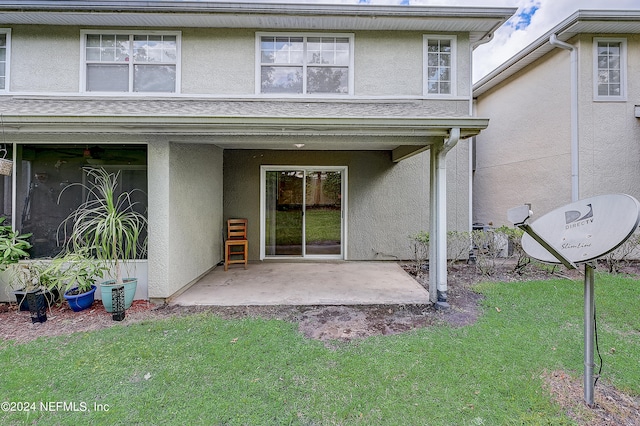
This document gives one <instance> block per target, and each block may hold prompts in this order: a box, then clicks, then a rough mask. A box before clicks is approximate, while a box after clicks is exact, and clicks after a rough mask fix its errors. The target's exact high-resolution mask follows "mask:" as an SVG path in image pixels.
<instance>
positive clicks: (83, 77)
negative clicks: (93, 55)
mask: <svg viewBox="0 0 640 426" xmlns="http://www.w3.org/2000/svg"><path fill="white" fill-rule="evenodd" d="M88 34H100V35H103V34H115V35H128V36H130V37H132V36H136V35H168V36H175V37H176V63H175V66H176V87H175V90H174V91H173V92H134V91H133V67H134V65H135V63H134V62H133V61H130V62H129V91H128V92H116V91H113V92H112V91H106V92H98V91H87V58H86V54H87V49H86V45H87V35H88ZM181 52H182V32H181V31H144V30H135V31H128V30H104V29H83V30H80V91H81V92H82V93H91V94H110V95H119V96H123V95H135V96H158V95H165V94H179V93H180V91H181V86H180V82H181V80H182V77H181V74H182V71H181V68H182V54H181Z"/></svg>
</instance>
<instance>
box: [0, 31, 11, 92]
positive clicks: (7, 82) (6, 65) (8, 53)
mask: <svg viewBox="0 0 640 426" xmlns="http://www.w3.org/2000/svg"><path fill="white" fill-rule="evenodd" d="M0 34H4V35H6V37H7V43H6V52H5V53H6V57H5V63H4V88H0V93H6V92H9V87H10V84H11V78H10V77H11V28H0Z"/></svg>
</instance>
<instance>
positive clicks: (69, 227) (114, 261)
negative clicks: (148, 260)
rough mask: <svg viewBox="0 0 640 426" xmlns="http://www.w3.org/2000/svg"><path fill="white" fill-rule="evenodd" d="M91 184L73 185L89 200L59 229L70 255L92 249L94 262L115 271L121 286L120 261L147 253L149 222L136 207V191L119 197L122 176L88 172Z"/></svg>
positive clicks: (117, 281) (98, 171)
mask: <svg viewBox="0 0 640 426" xmlns="http://www.w3.org/2000/svg"><path fill="white" fill-rule="evenodd" d="M85 171H86V173H87V176H88V178H89V179H88V184H83V183H74V184H71V185H69V186H67V187H65V188H64V189H63V190H62V191H61V192H60V195H59V196H58V202H60V197H62V194H63V193H64V192H65V191H66V190H67V189H69V188H71V187H75V186H80V187H82V188H84V189H85V190H86V191H87V196H86V199H85V200H84V201H83V202H82V204H80V206H78V208H76V209H75V210H74V211H73V212H71V214H69V216H67V218H66V219H65V220H64V221H62V223H61V224H60V226H59V228H58V236H60V235H61V234H62V235H63V236H64V241H65V243H64V244H65V248H66V250H67V251H71V252H80V251H82V250H83V249H86V248H89V250H90V251H91V253H92V254H93V255H94V256H95V258H96V259H97V260H98V261H100V262H103V263H104V264H105V265H107V266H108V267H110V268H111V267H112V268H113V270H114V271H115V274H116V276H115V280H116V284H122V282H123V280H122V268H121V261H123V260H131V259H137V258H138V257H139V256H142V255H144V254H145V253H146V249H147V238H146V236H145V237H143V235H144V231H145V229H146V227H147V218H146V217H145V216H144V215H143V214H142V213H140V212H138V211H136V210H135V209H134V207H135V206H136V205H137V204H138V203H136V202H134V201H133V200H132V194H133V193H134V192H136V191H141V190H139V189H134V190H133V191H128V192H122V193H121V194H119V195H116V194H117V191H116V189H117V186H118V179H119V177H120V172H117V173H109V172H107V171H106V170H105V169H103V168H86V169H85Z"/></svg>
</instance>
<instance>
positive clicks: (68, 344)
mask: <svg viewBox="0 0 640 426" xmlns="http://www.w3.org/2000/svg"><path fill="white" fill-rule="evenodd" d="M582 287H583V285H582V282H581V281H580V282H573V281H568V280H551V281H542V282H526V283H486V284H480V285H478V287H477V288H478V290H479V291H481V292H482V293H483V294H484V295H485V299H484V300H483V301H482V303H483V311H484V313H483V315H482V316H481V317H480V319H479V320H478V322H477V323H476V324H474V325H472V326H467V327H462V328H452V327H450V326H437V327H430V328H424V329H419V330H415V331H412V332H409V333H406V334H400V335H393V336H380V337H375V338H368V339H365V340H360V341H354V342H351V343H344V344H339V343H336V345H334V346H332V347H331V348H328V347H326V346H325V345H324V344H323V343H322V342H319V341H315V340H308V339H305V338H304V337H303V336H302V335H301V334H299V333H298V331H297V328H296V325H295V324H291V323H287V322H284V321H278V320H261V319H243V320H222V319H219V318H217V317H215V316H212V315H210V314H198V315H194V316H189V317H183V318H172V319H169V320H160V321H149V322H146V323H139V324H133V325H129V326H115V327H112V328H110V329H106V330H101V331H96V332H89V333H77V334H74V335H68V336H63V337H56V338H46V339H44V338H43V339H39V340H36V341H33V342H30V343H27V344H20V345H18V344H14V343H13V342H7V341H4V342H2V343H0V382H1V385H0V402H2V401H10V402H15V403H23V402H26V403H29V404H31V403H34V404H35V407H34V408H35V410H32V411H30V412H6V411H0V424H3V425H9V424H25V423H29V424H56V425H58V424H62V425H66V424H68V425H77V424H123V425H129V424H157V425H159V424H163V425H164V424H176V425H183V424H189V425H191V424H207V425H282V424H285V425H286V424H292V425H325V424H327V425H333V424H344V425H351V424H355V425H425V424H429V425H505V424H518V425H519V424H554V425H557V424H571V421H570V420H569V419H568V418H567V417H564V414H563V413H562V410H561V408H560V407H559V406H557V405H555V403H554V402H553V401H552V398H551V396H550V394H549V391H546V390H544V388H543V381H542V378H541V376H542V375H543V374H544V372H545V371H554V370H564V371H565V372H567V373H569V374H571V375H573V376H575V377H580V376H581V375H582V368H583V348H582V342H583V334H582V333H583V319H582V309H583V298H582V296H583V288H582ZM596 304H597V314H598V318H597V320H598V331H599V335H598V338H599V344H600V349H601V353H602V356H603V358H604V370H603V375H602V378H601V380H602V381H606V382H608V383H611V384H613V385H614V386H616V387H617V388H618V389H621V390H623V391H625V392H626V393H628V394H630V395H634V396H637V395H639V394H640V363H639V360H640V315H639V311H638V309H639V308H638V307H639V306H640V283H639V282H638V281H636V280H633V279H629V278H624V277H618V276H609V275H601V274H598V275H597V276H596ZM612 348H615V351H614V350H611V349H612ZM596 359H597V357H596ZM595 392H596V394H597V393H598V386H596V389H595ZM40 402H43V403H45V402H67V403H75V408H76V409H77V410H78V411H65V410H64V408H63V407H61V406H57V407H59V408H57V411H45V410H43V409H42V408H41V406H40ZM94 404H96V406H95V407H94ZM53 407H54V408H56V406H55V405H54V406H53ZM67 408H73V407H72V406H67ZM83 408H86V410H84V409H83ZM95 408H97V410H96V409H95ZM100 408H102V409H100ZM107 408H108V410H106V409H107Z"/></svg>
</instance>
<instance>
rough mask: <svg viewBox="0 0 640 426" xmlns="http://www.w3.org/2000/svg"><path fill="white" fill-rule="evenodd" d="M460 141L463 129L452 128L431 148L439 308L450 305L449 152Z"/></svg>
mask: <svg viewBox="0 0 640 426" xmlns="http://www.w3.org/2000/svg"><path fill="white" fill-rule="evenodd" d="M459 140H460V128H456V127H454V128H452V129H451V131H450V132H449V138H447V139H445V140H444V141H443V143H442V145H439V146H437V147H436V146H433V145H432V146H431V167H430V168H431V179H430V186H431V190H430V194H431V199H430V201H429V204H430V206H429V208H430V221H431V231H430V235H431V236H430V238H429V259H430V261H429V299H430V300H431V302H433V303H434V304H435V307H436V309H442V310H446V309H448V308H449V307H450V306H449V303H447V153H448V152H449V151H451V149H452V148H453V147H454V146H456V144H457V143H458V141H459Z"/></svg>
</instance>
